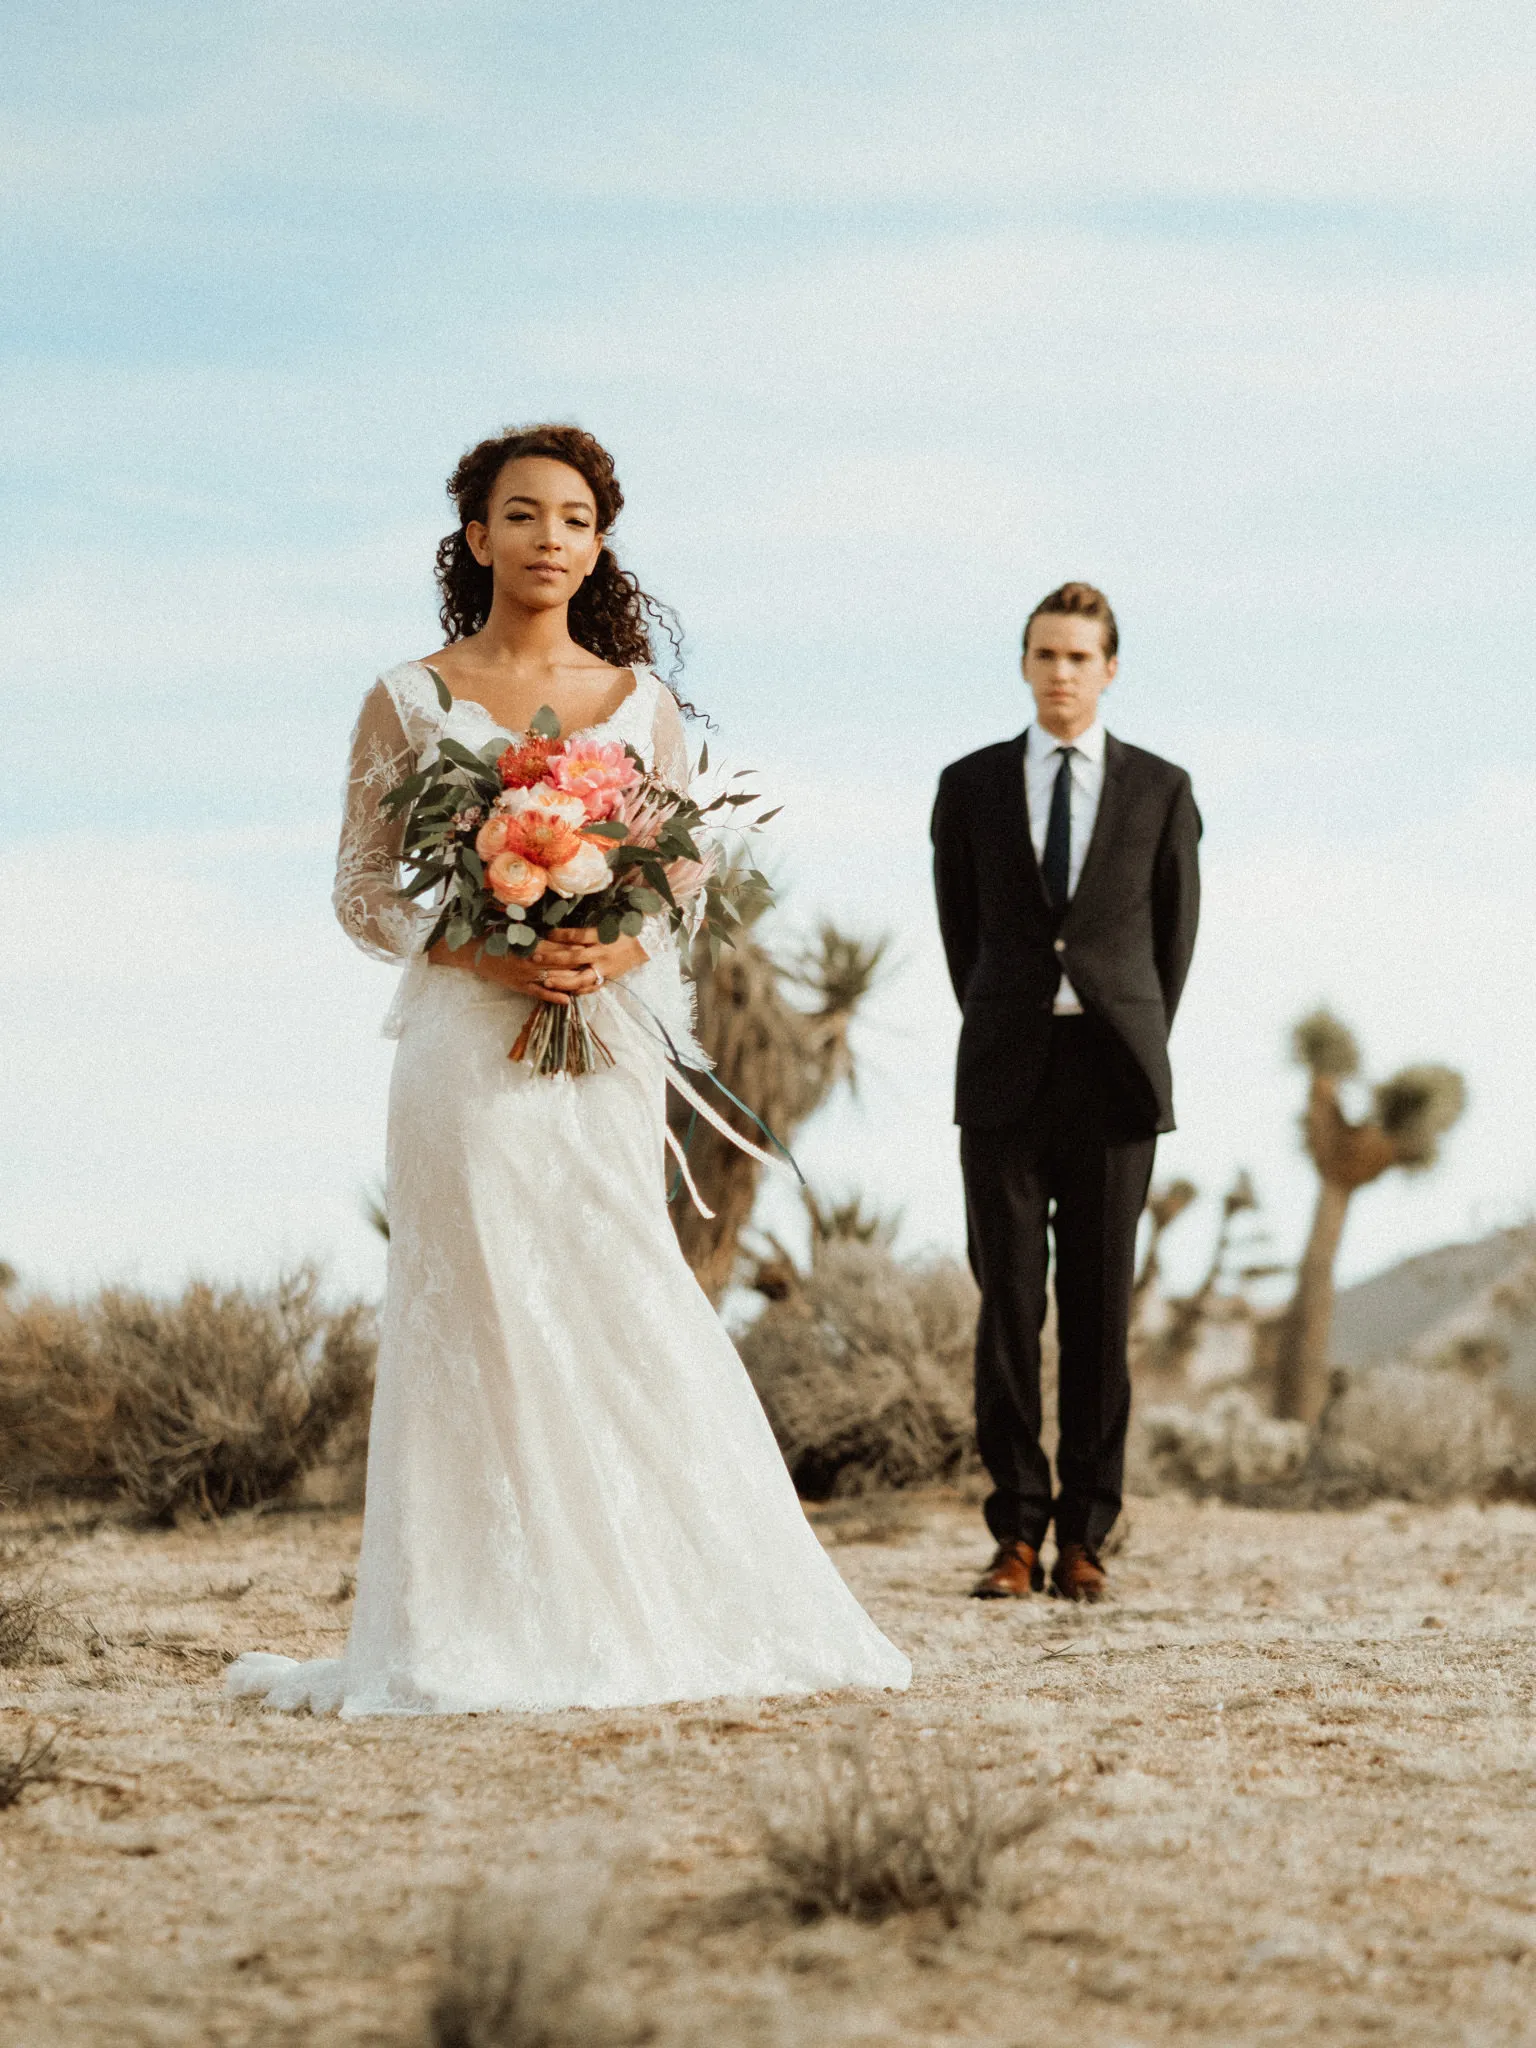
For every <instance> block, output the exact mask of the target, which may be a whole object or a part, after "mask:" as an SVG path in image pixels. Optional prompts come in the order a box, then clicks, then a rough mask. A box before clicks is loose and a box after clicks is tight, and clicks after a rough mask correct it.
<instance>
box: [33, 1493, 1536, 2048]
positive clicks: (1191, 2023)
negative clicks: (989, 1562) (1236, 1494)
mask: <svg viewBox="0 0 1536 2048" xmlns="http://www.w3.org/2000/svg"><path fill="white" fill-rule="evenodd" d="M813 1512H814V1513H815V1518H816V1520H817V1523H818V1526H819V1528H820V1531H821V1534H822V1536H823V1538H824V1540H825V1541H827V1542H828V1543H829V1544H830V1545H831V1546H832V1547H833V1549H834V1554H835V1555H836V1557H837V1560H838V1563H839V1565H840V1566H841V1568H842V1570H843V1571H844V1573H845V1574H846V1576H847V1578H848V1580H849V1581H850V1583H851V1584H852V1585H853V1587H854V1588H855V1590H856V1591H857V1592H858V1594H859V1595H860V1597H861V1598H862V1599H863V1600H864V1601H865V1602H866V1603H867V1605H868V1606H869V1608H870V1609H871V1610H872V1612H873V1613H874V1615H875V1616H876V1618H877V1619H878V1620H879V1621H880V1622H881V1624H882V1625H883V1626H884V1627H885V1628H886V1629H887V1631H888V1632H889V1633H890V1634H891V1635H892V1636H893V1637H894V1638H895V1639H896V1640H897V1641H898V1642H899V1643H901V1644H902V1645H903V1646H904V1647H905V1648H906V1649H908V1650H909V1651H910V1653H911V1656H912V1659H913V1663H914V1667H915V1676H914V1682H913V1685H912V1689H911V1691H910V1692H909V1693H908V1694H906V1695H905V1696H895V1695H877V1696H862V1697H851V1696H839V1697H817V1698H813V1699H795V1700H784V1701H777V1702H775V1701H769V1702H761V1701H721V1702H714V1703H710V1704H708V1705H705V1706H698V1705H690V1706H680V1707H669V1708H662V1709H650V1710H646V1711H637V1712H626V1713H592V1712H572V1713H567V1714H562V1715H549V1716H542V1717H537V1718H526V1719H525V1718H502V1717H496V1716H484V1717H473V1718H463V1719H422V1720H416V1719H412V1720H391V1721H377V1720H375V1721H362V1722H354V1723H350V1724H343V1723H340V1722H337V1721H333V1720H314V1719H310V1718H308V1717H303V1718H290V1717H285V1716H279V1715H276V1714H273V1713H271V1712H268V1711H266V1710H264V1709H262V1708H261V1707H259V1706H256V1705H253V1704H250V1703H245V1702H241V1703H230V1702H227V1701H226V1700H224V1699H223V1697H222V1696H221V1690H220V1688H221V1683H222V1671H223V1666H224V1664H225V1663H226V1662H227V1661H228V1660H229V1658H230V1657H231V1656H233V1655H234V1654H236V1653H238V1651H240V1650H242V1649H245V1648H253V1647H264V1648H271V1649H279V1650H284V1651H288V1652H292V1653H295V1654H300V1655H304V1654H310V1655H314V1654H322V1655H323V1654H331V1653H334V1651H335V1650H336V1648H337V1646H338V1645H339V1644H340V1642H341V1641H342V1638H343V1634H344V1632H345V1629H346V1627H347V1621H348V1615H349V1612H350V1596H351V1584H352V1581H351V1576H350V1574H351V1567H352V1564H353V1560H354V1557H355V1553H356V1547H357V1540H358V1531H359V1522H358V1519H357V1517H356V1516H355V1515H353V1514H350V1513H341V1512H337V1511H335V1510H329V1511H327V1510H319V1509H314V1508H309V1509H304V1510H301V1511H293V1510H291V1509H290V1510H287V1511H282V1512H275V1513H267V1514H247V1515H242V1516H237V1517H232V1518H230V1519H228V1520H227V1521H225V1522H222V1523H211V1524H210V1523H202V1524H197V1523H193V1524H190V1525H187V1526H184V1527H181V1528H177V1529H173V1530H166V1531H163V1532H146V1531H144V1530H142V1529H134V1528H130V1527H125V1526H123V1525H122V1524H121V1523H119V1522H116V1521H112V1520H95V1521H94V1522H93V1521H92V1520H91V1518H89V1517H87V1516H85V1515H84V1514H82V1513H80V1512H78V1511H73V1510H71V1511H67V1512H66V1511H63V1510H59V1509H56V1508H55V1509H53V1510H42V1509H34V1510H33V1511H31V1512H28V1513H21V1512H13V1513H11V1514H10V1515H8V1516H6V1517H5V1518H3V1524H0V1534H3V1535H4V1536H5V1538H6V1539H7V1540H8V1542H10V1543H11V1544H12V1545H13V1546H14V1545H15V1544H16V1543H18V1542H20V1541H23V1540H30V1541H31V1543H32V1545H33V1548H32V1550H31V1553H30V1557H31V1560H32V1561H33V1562H34V1563H35V1564H36V1565H38V1566H41V1567H42V1568H43V1569H45V1571H46V1585H47V1589H48V1591H49V1594H50V1595H51V1597H52V1599H53V1600H54V1601H55V1602H56V1603H57V1611H56V1613H55V1615H54V1618H53V1619H52V1620H51V1622H50V1623H49V1624H48V1628H47V1631H46V1634H45V1638H44V1641H43V1645H42V1649H43V1658H44V1661H29V1662H25V1663H23V1664H21V1665H20V1666H18V1667H16V1668H12V1669H10V1670H7V1671H4V1672H0V1701H3V1712H0V1763H3V1761H4V1759H5V1758H6V1757H11V1756H14V1755H15V1754H16V1753H17V1752H18V1751H19V1749H20V1748H21V1745H22V1742H23V1739H24V1738H25V1736H26V1734H27V1732H28V1730H29V1729H32V1730H34V1731H35V1732H37V1733H39V1734H46V1733H50V1732H52V1733H56V1736H57V1743H56V1750H55V1761H56V1765H57V1768H58V1770H59V1772H60V1775H59V1776H58V1777H57V1778H55V1779H54V1780H52V1781H51V1782H44V1783H39V1784H35V1785H32V1786H30V1787H29V1788H28V1789H27V1790H26V1791H24V1792H23V1793H22V1794H21V1796H20V1797H19V1798H18V1799H17V1800H16V1801H15V1802H14V1803H13V1804H11V1805H10V1806H9V1807H8V1808H7V1809H6V1810H4V1811H0V1872H3V1876H0V2038H3V2039H4V2041H5V2042H6V2043H7V2044H18V2048H20V2044H25V2048H33V2044H37V2048H50V2044H54V2043H68V2044H71V2048H122V2044H138V2043H154V2044H167V2048H173V2044H181V2043H199V2044H200V2043H217V2044H227V2048H235V2044H245V2043H251V2044H255V2043H261V2044H263V2048H279V2044H288V2043H293V2044H299V2043H304V2044H333V2043H334V2044H338V2048H339V2044H348V2048H352V2044H359V2048H360V2044H364V2043H368V2044H381V2048H382V2044H391V2048H393V2044H416V2043H425V2042H426V2041H427V2040H429V2039H430V2038H431V2036H430V2033H429V2028H428V2019H427V2015H428V2012H429V2009H430V2007H431V2005H432V2002H433V1998H434V1994H435V1991H436V1988H437V1987H438V1986H439V1984H440V1983H441V1981H442V1979H443V1974H444V1971H445V1969H446V1968H447V1957H448V1954H449V1951H450V1948H451V1945H452V1940H453V1929H454V1926H455V1915H456V1913H457V1912H459V1911H460V1902H461V1901H463V1899H464V1898H465V1896H466V1894H468V1893H470V1892H471V1891H472V1889H473V1888H474V1887H475V1886H476V1885H477V1884H479V1883H481V1882H482V1881H483V1880H487V1879H489V1880H493V1881H495V1882H496V1883H498V1884H499V1883H500V1882H501V1881H503V1880H505V1881H508V1882H510V1883H513V1884H514V1885H515V1884H517V1883H519V1882H520V1883H522V1884H523V1886H524V1891H525V1893H526V1889H527V1882H528V1880H529V1879H530V1877H531V1878H534V1879H536V1880H537V1887H538V1892H539V1894H540V1895H541V1896H542V1897H543V1898H544V1899H545V1900H546V1901H547V1902H550V1903H551V1904H552V1905H553V1907H554V1909H555V1910H556V1911H557V1912H558V1910H559V1908H560V1901H561V1899H562V1898H563V1897H564V1896H566V1895H567V1894H569V1896H570V1897H571V1899H572V1901H573V1905H572V1908H571V1911H572V1913H573V1914H577V1913H579V1911H580V1910H581V1908H580V1899H581V1898H582V1897H587V1898H588V1899H590V1898H591V1896H593V1887H594V1885H596V1886H597V1888H598V1890H602V1888H603V1887H605V1886H606V1887H607V1888H608V1895H609V1897H610V1900H611V1917H610V1922H609V1927H608V1931H607V1932H604V1933H602V1934H601V1937H600V1939H601V1942H602V1943H603V1944H605V1946H603V1948H602V1952H601V1954H600V1955H599V1954H598V1953H597V1951H596V1949H595V1948H594V1967H595V1968H597V1969H598V1970H599V1971H601V1972H606V1974H607V1976H608V1977H609V1979H610V1980H611V1981H610V1982H609V1983H608V1984H607V1986H606V1990H607V1992H608V1993H609V1994H611V1998H612V2000H613V2001H615V2002H616V2007H617V2008H618V2009H622V2011H623V2012H624V2013H626V2014H627V2015H628V2018H629V2021H630V2023H631V2027H632V2034H631V2037H632V2038H647V2039H650V2040H653V2041H655V2042H657V2043H659V2044H663V2048H665V2044H668V2043H689V2044H695V2043H696V2044H704V2043H719V2044H732V2043H763V2044H767V2048H779V2044H798V2043H802V2042H804V2043H809V2042H816V2043H839V2044H841V2043H887V2042H890V2043H913V2044H918V2043H923V2044H927V2043H940V2042H944V2043H949V2042H977V2043H980V2042H988V2043H996V2044H999V2048H1004V2044H1006V2048H1033V2044H1036V2043H1049V2044H1051V2048H1056V2044H1059V2043H1062V2042H1071V2041H1075V2040H1084V2041H1091V2042H1093V2043H1094V2044H1095V2048H1131V2044H1142V2043H1147V2044H1152V2043H1165V2042H1211V2043H1223V2044H1225V2043H1234V2044H1249V2043H1255V2044H1256V2043H1271V2042H1292V2041H1296V2042H1300V2041H1306V2042H1309V2043H1333V2042H1339V2043H1343V2042H1355V2041H1361V2042H1365V2041H1370V2042H1377V2041H1388V2042H1392V2043H1394V2044H1402V2043H1418V2042H1423V2043H1433V2044H1436V2048H1444V2044H1448V2043H1469V2044H1471V2043H1475V2044H1478V2048H1485V2044H1492V2043H1503V2042H1536V1722H1533V1695H1536V1583H1533V1573H1532V1564H1533V1561H1536V1509H1532V1508H1529V1507H1523V1506H1516V1505H1498V1506H1492V1507H1488V1508H1479V1507H1477V1506H1474V1505H1470V1504H1466V1505H1458V1506H1452V1507H1410V1506H1403V1505H1379V1506H1375V1507H1372V1508H1368V1509H1364V1510H1361V1511H1358V1512H1353V1513H1348V1514H1343V1513H1297V1514H1282V1513H1274V1512H1259V1511H1253V1510H1243V1509H1237V1508H1232V1507H1227V1506H1221V1505H1216V1504H1204V1505H1196V1504H1193V1503H1190V1502H1188V1501H1185V1500H1183V1499H1180V1498H1167V1497H1164V1498H1157V1499H1150V1500H1138V1501H1135V1502H1133V1504H1132V1507H1131V1512H1130V1517H1129V1524H1130V1526H1129V1532H1128V1535H1127V1537H1126V1540H1125V1543H1124V1546H1123V1548H1122V1549H1121V1550H1120V1552H1119V1553H1118V1555H1117V1556H1116V1557H1115V1558H1114V1560H1113V1569H1114V1585H1115V1593H1116V1597H1115V1599H1114V1600H1113V1602H1112V1604H1107V1605H1104V1606H1101V1607H1099V1608H1096V1609H1069V1608H1066V1607H1063V1606H1062V1605H1060V1604H1058V1603H1055V1602H1052V1601H1049V1600H1045V1599H1039V1600H1034V1601H1030V1602H1028V1603H1017V1604H1015V1603H983V1602H977V1601H973V1600H969V1599H967V1598H966V1597H965V1595H966V1589H967V1587H968V1584H969V1582H970V1579H971V1577H972V1575H973V1573H974V1571H975V1569H976V1568H977V1566H978V1565H979V1563H981V1562H982V1561H984V1557H985V1552H986V1545H985V1543H984V1541H983V1540H982V1537H981V1533H980V1524H979V1519H978V1516H977V1513H976V1510H975V1508H974V1507H973V1506H971V1505H968V1504H967V1503H966V1502H965V1501H963V1500H961V1499H959V1498H958V1497H956V1496H955V1495H953V1494H945V1493H940V1492H935V1493H925V1494H914V1495H899V1496H884V1497H881V1498H879V1499H877V1501H876V1502H875V1503H874V1505H872V1506H870V1505H865V1504H860V1503H849V1504H845V1505H841V1506H836V1507H833V1508H830V1509H827V1510H821V1511H813ZM750 1596H751V1588H750V1587H744V1588H743V1597H744V1598H750ZM860 1730H862V1731H864V1732H865V1734H866V1736H867V1739H868V1741H869V1742H870V1744H871V1750H872V1754H873V1756H874V1757H875V1758H876V1759H877V1760H878V1759H879V1758H880V1757H881V1756H882V1755H886V1754H893V1755H894V1754H919V1755H920V1754H922V1753H923V1745H924V1744H928V1745H938V1746H939V1748H938V1751H935V1752H933V1753H940V1752H943V1753H945V1754H947V1755H948V1757H949V1758H950V1760H951V1761H952V1762H956V1763H958V1764H959V1766H960V1767H961V1768H963V1769H965V1770H968V1771H969V1770H974V1772H975V1773H976V1778H977V1783H978V1786H979V1788H980V1789H981V1790H982V1792H983V1793H984V1794H985V1796H986V1797H987V1798H989V1799H991V1800H993V1801H995V1802H997V1803H999V1804H1000V1805H1004V1806H1006V1805H1008V1804H1009V1803H1014V1804H1017V1802H1019V1801H1024V1800H1036V1799H1038V1800H1039V1801H1040V1803H1041V1812H1042V1814H1043V1820H1042V1823H1041V1825H1040V1826H1039V1827H1038V1828H1037V1829H1036V1831H1035V1832H1033V1833H1032V1834H1030V1835H1029V1836H1028V1837H1027V1838H1026V1839H1025V1840H1023V1841H1022V1842H1021V1843H1019V1844H1018V1845H1017V1846H1016V1847H1014V1848H1013V1849H1011V1850H1009V1851H1008V1852H1007V1853H1006V1854H1005V1855H1004V1856H1003V1857H1002V1858H1001V1859H1000V1861H999V1862H998V1864H997V1866H996V1869H995V1872H994V1876H993V1881H992V1884H991V1887H990V1890H989V1892H988V1893H987V1895H986V1897H985V1898H984V1899H983V1901H982V1902H981V1904H980V1905H978V1906H977V1907H976V1908H975V1909H974V1910H972V1911H970V1912H967V1913H966V1914H964V1915H962V1916H961V1917H960V1919H959V1920H958V1923H957V1924H955V1925H954V1926H949V1925H947V1924H946V1923H945V1920H944V1919H943V1917H942V1916H941V1915H940V1914H938V1913H937V1912H936V1911H934V1910H932V1909H925V1910H923V1911H919V1912H915V1913H902V1914H898V1915H895V1916H894V1917H890V1918H887V1919H885V1920H883V1921H880V1922H878V1923H873V1924H870V1923H865V1922H860V1921H856V1920H850V1919H844V1918H839V1917H836V1916H832V1917H827V1918H822V1919H820V1920H808V1919H806V1918H805V1917H804V1915H803V1914H802V1913H800V1912H797V1911H796V1909H795V1907H794V1905H793V1902H792V1901H791V1900H789V1899H787V1898H786V1897H784V1896H783V1895H781V1893H780V1892H779V1891H777V1890H776V1889H775V1885H774V1879H773V1872H772V1870H771V1868H770V1865H769V1863H768V1861H767V1860H766V1859H765V1856H764V1853H763V1845H762V1838H761V1834H760V1828H759V1822H758V1818H757V1816H758V1813H759V1811H760V1809H761V1807H762V1805H763V1803H764V1802H765V1801H766V1802H768V1803H769V1804H770V1805H771V1804H772V1802H773V1801H774V1800H775V1799H779V1800H782V1799H784V1798H785V1797H786V1796H789V1797H793V1796H803V1795H797V1794H795V1793H794V1790H793V1788H794V1787H795V1786H797V1785H799V1784H801V1783H802V1781H803V1780H804V1775H805V1773H806V1772H808V1771H809V1770H810V1769H811V1768H812V1767H813V1766H814V1765H815V1763H816V1760H817V1759H818V1757H822V1756H824V1754H825V1751H826V1745H827V1744H828V1743H829V1742H835V1740H836V1739H837V1738H838V1736H839V1733H840V1732H843V1731H860ZM584 1888H585V1889H584ZM496 1896H499V1893H494V1892H493V1902H494V1898H495V1897H496ZM614 1930H618V1931H614ZM598 1939H599V1937H596V1936H595V1937H594V1942H597V1940H598ZM541 2038H544V2039H546V2040H548V2041H549V2042H551V2043H552V2044H553V2043H557V2042H559V2041H564V2040H566V2039H567V2038H569V2039H571V2040H572V2041H575V2040H579V2039H581V2038H582V2037H581V2036H580V2035H579V2034H574V2033H573V2034H571V2035H569V2036H567V2035H565V2034H559V2033H554V2034H549V2035H546V2036H544V2037H541Z"/></svg>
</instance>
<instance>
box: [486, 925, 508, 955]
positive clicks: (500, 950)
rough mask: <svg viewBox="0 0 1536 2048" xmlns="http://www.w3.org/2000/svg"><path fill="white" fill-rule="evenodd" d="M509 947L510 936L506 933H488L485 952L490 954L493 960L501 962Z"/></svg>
mask: <svg viewBox="0 0 1536 2048" xmlns="http://www.w3.org/2000/svg"><path fill="white" fill-rule="evenodd" d="M507 945H508V935H507V933H506V932H487V933H486V935H485V950H486V952H487V953H489V954H490V956H491V958H492V959H493V960H500V959H501V958H502V957H503V955H504V954H505V953H506V950H507Z"/></svg>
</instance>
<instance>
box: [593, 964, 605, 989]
mask: <svg viewBox="0 0 1536 2048" xmlns="http://www.w3.org/2000/svg"><path fill="white" fill-rule="evenodd" d="M592 972H593V973H594V974H595V975H596V976H597V987H598V988H601V987H602V985H603V970H602V969H601V967H594V968H593V970H592ZM596 993H597V990H596V989H594V990H593V994H594V995H595V994H596Z"/></svg>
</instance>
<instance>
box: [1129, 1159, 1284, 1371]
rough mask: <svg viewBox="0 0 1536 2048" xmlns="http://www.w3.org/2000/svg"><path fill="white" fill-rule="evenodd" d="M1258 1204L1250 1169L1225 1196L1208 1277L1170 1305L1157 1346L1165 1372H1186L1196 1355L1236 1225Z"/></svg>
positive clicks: (1160, 1365) (1241, 1174)
mask: <svg viewBox="0 0 1536 2048" xmlns="http://www.w3.org/2000/svg"><path fill="white" fill-rule="evenodd" d="M1174 1185H1175V1186H1177V1185H1178V1183H1177V1182H1175V1184H1174ZM1258 1206H1259V1199H1258V1196H1257V1195H1256V1194H1255V1193H1254V1191H1253V1182H1252V1181H1251V1180H1250V1179H1249V1177H1248V1174H1247V1172H1246V1170H1244V1171H1240V1172H1239V1174H1238V1176H1237V1178H1236V1180H1234V1181H1233V1183H1232V1185H1231V1187H1230V1188H1228V1190H1227V1192H1226V1193H1225V1194H1224V1195H1223V1196H1222V1198H1221V1224H1220V1227H1219V1228H1218V1230H1217V1232H1216V1244H1215V1248H1214V1250H1213V1251H1212V1253H1211V1263H1210V1265H1209V1266H1207V1268H1206V1271H1205V1278H1204V1279H1203V1280H1202V1281H1201V1282H1200V1285H1199V1286H1198V1287H1197V1288H1196V1289H1195V1291H1194V1293H1193V1294H1187V1295H1184V1296H1183V1297H1182V1298H1181V1299H1180V1300H1178V1301H1173V1302H1170V1303H1169V1305H1168V1307H1169V1314H1168V1327H1167V1328H1166V1329H1165V1330H1164V1332H1163V1334H1162V1339H1161V1342H1160V1343H1159V1344H1158V1347H1157V1365H1158V1367H1159V1369H1160V1370H1161V1371H1163V1372H1166V1373H1174V1374H1176V1373H1182V1372H1183V1370H1184V1368H1185V1367H1186V1366H1187V1365H1188V1364H1189V1361H1190V1359H1191V1358H1192V1357H1193V1356H1194V1354H1195V1349H1196V1346H1197V1345H1198V1344H1199V1342H1200V1329H1201V1325H1202V1324H1203V1323H1204V1321H1205V1319H1206V1317H1207V1316H1208V1315H1209V1314H1210V1310H1211V1303H1212V1301H1213V1300H1214V1298H1215V1295H1216V1290H1217V1289H1218V1288H1219V1287H1220V1285H1221V1283H1222V1281H1223V1280H1224V1279H1225V1278H1226V1276H1227V1262H1228V1260H1229V1258H1230V1256H1231V1252H1232V1226H1233V1224H1234V1223H1235V1222H1236V1221H1237V1218H1238V1217H1239V1216H1242V1215H1244V1214H1246V1213H1247V1212H1248V1211H1249V1210H1251V1209H1257V1208H1258ZM1154 1221H1155V1218H1154Z"/></svg>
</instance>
